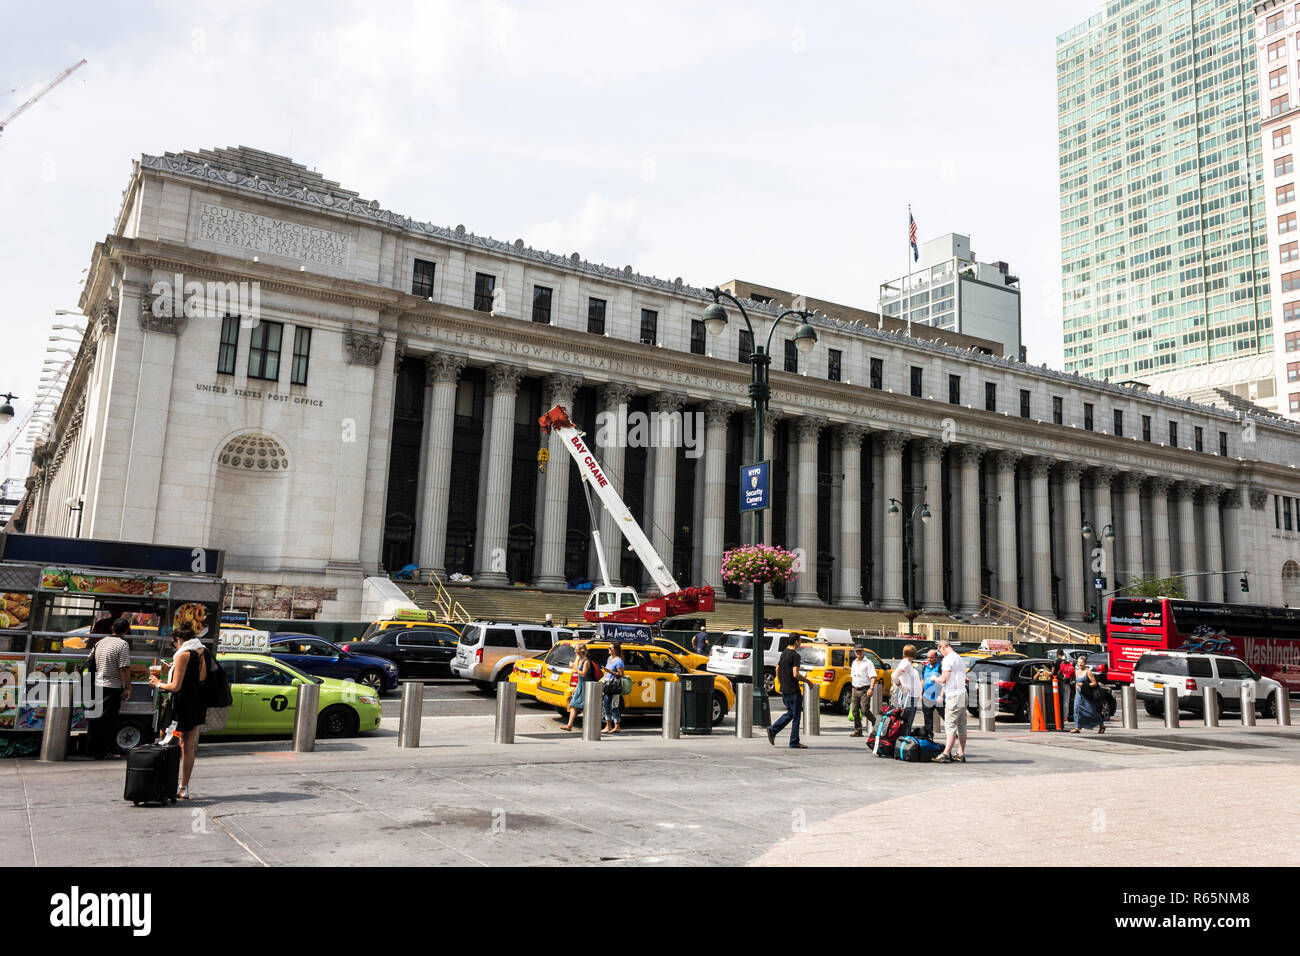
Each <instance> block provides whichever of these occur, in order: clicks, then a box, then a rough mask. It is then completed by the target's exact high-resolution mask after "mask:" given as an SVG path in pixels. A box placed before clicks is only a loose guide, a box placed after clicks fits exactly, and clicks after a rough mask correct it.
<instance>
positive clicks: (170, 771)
mask: <svg viewBox="0 0 1300 956" xmlns="http://www.w3.org/2000/svg"><path fill="white" fill-rule="evenodd" d="M180 782H181V748H180V746H179V745H178V744H175V743H162V744H141V745H140V746H139V747H136V748H135V749H133V750H128V751H127V752H126V789H125V790H124V791H123V793H122V797H123V799H126V800H130V801H131V802H132V803H134V804H135V805H136V806H137V807H138V806H139V805H140V804H142V803H169V802H170V803H175V802H176V791H177V789H178V788H179V786H180Z"/></svg>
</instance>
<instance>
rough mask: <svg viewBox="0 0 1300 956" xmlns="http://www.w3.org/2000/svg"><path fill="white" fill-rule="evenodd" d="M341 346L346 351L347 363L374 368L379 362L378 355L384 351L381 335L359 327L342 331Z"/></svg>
mask: <svg viewBox="0 0 1300 956" xmlns="http://www.w3.org/2000/svg"><path fill="white" fill-rule="evenodd" d="M343 346H344V348H346V349H347V352H348V364H349V365H365V366H367V367H369V368H374V367H375V366H377V365H378V364H379V357H380V356H381V355H383V353H384V340H383V337H382V336H379V335H370V334H369V333H367V332H362V331H361V330H360V329H348V330H346V331H345V332H344V333H343Z"/></svg>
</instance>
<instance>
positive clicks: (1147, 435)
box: [1142, 415, 1151, 441]
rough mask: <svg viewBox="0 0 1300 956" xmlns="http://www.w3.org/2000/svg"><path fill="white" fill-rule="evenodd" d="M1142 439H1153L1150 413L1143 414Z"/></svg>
mask: <svg viewBox="0 0 1300 956" xmlns="http://www.w3.org/2000/svg"><path fill="white" fill-rule="evenodd" d="M1142 440H1143V441H1150V440H1151V416H1150V415H1143V416H1142Z"/></svg>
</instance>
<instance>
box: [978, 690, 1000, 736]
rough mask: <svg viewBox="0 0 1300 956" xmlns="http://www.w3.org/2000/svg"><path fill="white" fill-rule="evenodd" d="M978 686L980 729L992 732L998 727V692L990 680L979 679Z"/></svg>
mask: <svg viewBox="0 0 1300 956" xmlns="http://www.w3.org/2000/svg"><path fill="white" fill-rule="evenodd" d="M977 686H978V687H979V715H980V730H982V731H984V732H985V733H992V732H994V731H996V730H997V729H998V694H997V689H996V687H995V686H994V684H993V682H992V681H991V680H981V681H980V682H979V684H978V685H977Z"/></svg>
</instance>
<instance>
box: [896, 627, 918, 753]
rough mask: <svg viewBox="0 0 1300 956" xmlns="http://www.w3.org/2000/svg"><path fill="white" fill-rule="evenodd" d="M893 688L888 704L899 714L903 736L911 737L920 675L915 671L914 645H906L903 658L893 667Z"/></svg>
mask: <svg viewBox="0 0 1300 956" xmlns="http://www.w3.org/2000/svg"><path fill="white" fill-rule="evenodd" d="M893 687H894V689H893V690H892V691H891V692H890V703H891V704H892V705H893V707H894V709H895V710H897V711H898V712H899V714H900V715H901V719H902V721H903V736H904V737H910V736H911V735H912V724H913V723H914V722H915V721H916V707H917V705H918V704H919V703H920V702H921V693H922V684H921V675H920V673H918V671H917V669H916V645H915V644H908V645H907V646H906V647H904V648H903V656H902V658H901V659H900V660H899V662H898V663H897V664H895V665H894V671H893Z"/></svg>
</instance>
